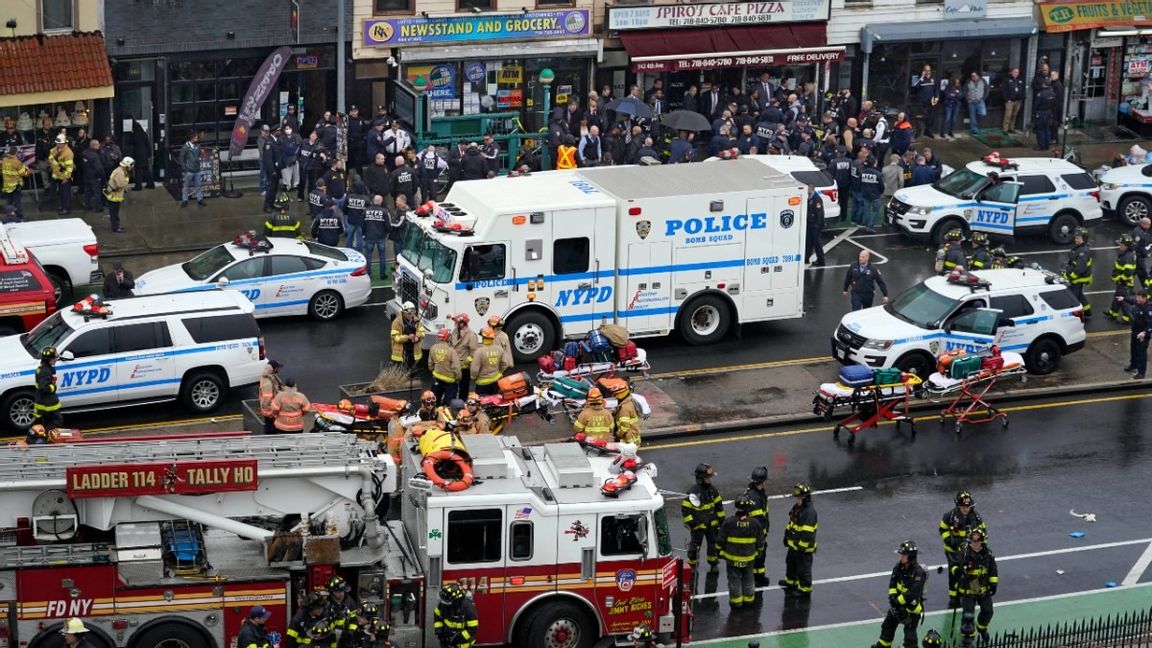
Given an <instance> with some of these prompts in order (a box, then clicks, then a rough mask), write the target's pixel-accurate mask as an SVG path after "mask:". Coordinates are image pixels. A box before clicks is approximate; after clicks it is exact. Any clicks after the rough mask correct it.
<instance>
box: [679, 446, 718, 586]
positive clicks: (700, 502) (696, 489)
mask: <svg viewBox="0 0 1152 648" xmlns="http://www.w3.org/2000/svg"><path fill="white" fill-rule="evenodd" d="M715 475H716V471H714V470H712V466H709V465H708V464H705V463H702V464H698V465H697V466H696V471H695V476H696V483H695V484H693V485H692V488H689V489H688V496H687V497H685V498H684V499H682V500H680V512H681V514H682V515H683V516H684V526H686V527H688V531H689V533H690V534H691V535H690V538H689V540H688V564H689V565H691V566H693V567H695V566H696V565H697V563H699V562H700V561H699V556H700V545H702V544H703V543H704V541H705V540H707V541H708V567H709V571H718V570H719V569H720V553H719V551H718V549H717V547H716V541H717V535H718V532H719V530H720V523H721V522H723V521H724V502H723V500H722V499H721V498H720V491H718V490H716V487H715V486H713V485H712V477H714V476H715Z"/></svg>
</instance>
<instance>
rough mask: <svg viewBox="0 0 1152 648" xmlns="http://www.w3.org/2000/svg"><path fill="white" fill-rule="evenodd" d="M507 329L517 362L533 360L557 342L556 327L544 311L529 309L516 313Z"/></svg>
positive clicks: (514, 358) (513, 355)
mask: <svg viewBox="0 0 1152 648" xmlns="http://www.w3.org/2000/svg"><path fill="white" fill-rule="evenodd" d="M505 330H506V331H507V332H508V340H509V341H510V342H511V343H512V359H513V360H515V361H516V362H533V361H535V360H536V358H539V357H540V356H542V355H544V354H545V353H548V350H549V349H551V348H553V346H555V344H556V327H555V326H553V325H552V322H551V320H549V319H548V317H547V316H545V315H544V314H543V313H539V312H535V311H529V312H526V313H522V314H519V315H515V316H513V317H512V318H511V319H510V320H509V322H508V325H507V326H506V327H505Z"/></svg>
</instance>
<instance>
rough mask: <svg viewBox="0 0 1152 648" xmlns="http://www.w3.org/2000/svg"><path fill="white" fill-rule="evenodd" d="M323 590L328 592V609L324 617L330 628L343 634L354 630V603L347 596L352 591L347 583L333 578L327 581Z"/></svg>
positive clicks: (338, 578)
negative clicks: (326, 618)
mask: <svg viewBox="0 0 1152 648" xmlns="http://www.w3.org/2000/svg"><path fill="white" fill-rule="evenodd" d="M324 589H326V590H328V608H327V610H326V612H325V616H327V617H328V621H329V622H330V623H331V624H332V627H333V628H335V629H336V630H340V631H345V632H348V631H352V630H355V629H356V601H355V600H354V599H353V598H352V597H351V596H349V594H348V592H351V591H352V587H351V586H350V585H348V581H346V580H344V579H343V578H341V577H339V576H333V577H332V578H329V579H328V583H327V584H326V585H325V586H324Z"/></svg>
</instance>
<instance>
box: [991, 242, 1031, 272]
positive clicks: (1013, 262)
mask: <svg viewBox="0 0 1152 648" xmlns="http://www.w3.org/2000/svg"><path fill="white" fill-rule="evenodd" d="M989 267H990V268H992V269H993V270H1003V269H1005V268H1022V267H1024V260H1023V259H1021V258H1020V257H1018V256H1009V255H1008V251H1007V250H1005V249H1004V248H1003V247H995V248H992V265H991V266H989Z"/></svg>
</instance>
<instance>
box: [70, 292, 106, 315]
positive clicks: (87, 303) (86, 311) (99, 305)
mask: <svg viewBox="0 0 1152 648" xmlns="http://www.w3.org/2000/svg"><path fill="white" fill-rule="evenodd" d="M72 312H73V313H79V314H81V315H82V316H83V317H84V321H85V322H87V321H88V320H90V319H92V318H93V317H99V318H100V319H108V316H109V315H111V314H112V308H111V307H110V306H108V305H107V304H105V303H104V302H103V301H102V300H101V299H100V296H99V295H95V294H92V295H88V296H87V297H85V298H84V299H81V300H80V301H78V302H76V303H75V304H73V305H72Z"/></svg>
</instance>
